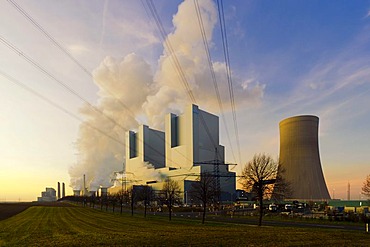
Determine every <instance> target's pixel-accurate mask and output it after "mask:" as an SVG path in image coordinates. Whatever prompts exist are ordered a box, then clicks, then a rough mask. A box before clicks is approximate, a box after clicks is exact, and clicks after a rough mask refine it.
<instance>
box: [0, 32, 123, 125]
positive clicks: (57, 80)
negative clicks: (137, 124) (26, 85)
mask: <svg viewBox="0 0 370 247" xmlns="http://www.w3.org/2000/svg"><path fill="white" fill-rule="evenodd" d="M0 41H1V42H2V43H3V44H5V45H6V46H7V47H8V48H10V49H11V50H12V51H13V52H15V53H16V54H18V55H19V56H20V57H22V58H23V59H24V60H25V61H26V62H28V63H29V64H31V65H32V66H34V67H35V68H37V69H38V70H40V71H41V72H42V73H44V74H45V75H47V76H48V77H49V78H51V79H52V80H54V81H55V82H57V83H58V84H59V85H61V86H62V87H63V88H64V89H66V90H67V91H68V92H69V93H71V94H73V95H75V96H76V97H77V98H79V99H80V100H81V101H83V102H84V103H86V104H87V105H88V106H89V107H90V108H92V109H93V110H94V111H96V112H98V113H100V114H101V115H103V116H104V117H105V118H107V119H109V120H110V121H111V122H112V123H114V124H115V125H117V126H119V127H120V128H122V129H123V130H126V128H125V127H123V126H122V125H120V124H119V123H117V121H115V120H114V119H112V118H111V117H110V116H108V115H107V114H105V113H104V112H103V111H101V110H100V109H98V108H97V107H95V106H93V105H92V104H91V103H90V102H89V101H88V100H86V99H85V98H84V97H82V96H81V95H80V94H78V93H77V92H76V91H75V90H73V89H72V88H71V87H69V86H68V85H67V84H66V83H64V82H63V81H61V80H59V79H58V78H56V77H55V76H54V75H53V74H51V73H50V72H48V71H47V70H46V69H45V68H44V67H42V66H41V65H40V64H38V63H37V62H36V61H35V60H33V59H32V58H30V57H29V56H27V55H26V54H25V53H24V52H23V51H21V50H20V49H18V48H17V47H16V46H14V45H13V44H12V43H10V42H9V41H7V40H6V39H5V38H3V37H2V36H0Z"/></svg>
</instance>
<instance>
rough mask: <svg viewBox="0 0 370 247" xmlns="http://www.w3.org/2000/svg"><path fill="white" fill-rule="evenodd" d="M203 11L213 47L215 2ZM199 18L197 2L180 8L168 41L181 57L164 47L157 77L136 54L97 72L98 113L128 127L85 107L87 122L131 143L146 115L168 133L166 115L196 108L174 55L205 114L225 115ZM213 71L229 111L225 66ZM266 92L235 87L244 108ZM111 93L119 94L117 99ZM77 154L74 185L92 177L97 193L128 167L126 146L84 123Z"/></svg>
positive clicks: (206, 1)
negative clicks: (129, 137) (191, 106)
mask: <svg viewBox="0 0 370 247" xmlns="http://www.w3.org/2000/svg"><path fill="white" fill-rule="evenodd" d="M199 6H200V9H201V14H202V19H203V25H204V28H205V33H206V36H207V38H208V42H209V44H212V41H211V38H212V34H213V31H214V29H215V26H216V24H217V10H216V6H215V4H214V3H213V2H212V1H211V0H203V1H199ZM194 16H196V12H195V8H194V3H193V1H192V0H188V1H184V2H183V3H181V4H180V5H179V7H178V12H177V14H176V15H175V16H174V17H173V25H174V31H173V32H172V33H170V34H169V35H168V36H167V39H168V40H169V42H170V43H171V46H172V48H173V51H174V53H175V54H173V53H171V52H170V51H169V50H167V48H166V47H165V46H163V47H164V51H163V54H162V55H161V57H160V58H159V61H158V62H159V64H158V70H157V71H155V72H154V73H152V72H151V67H150V65H149V64H148V63H147V62H146V61H145V60H144V59H143V58H141V57H139V56H138V55H136V54H134V53H132V54H128V55H127V56H125V57H124V58H122V59H117V58H113V57H109V56H108V57H106V58H105V59H104V60H103V61H102V62H101V64H100V65H99V67H98V68H96V69H95V71H94V73H93V74H94V81H95V83H96V84H97V85H98V87H99V93H98V95H99V97H100V98H99V101H98V104H97V108H98V109H100V110H101V111H103V112H104V113H105V114H106V115H108V116H109V117H110V118H112V119H114V120H115V121H116V122H117V123H118V124H119V125H120V126H122V127H123V128H122V127H120V126H118V125H116V124H114V123H112V121H110V120H109V119H107V118H105V117H104V116H102V115H101V114H100V113H98V112H96V111H94V110H92V109H91V108H88V107H87V106H84V107H82V109H81V113H82V114H83V115H84V116H86V121H87V122H88V123H89V124H91V125H93V126H96V127H98V128H99V129H101V130H103V131H104V132H105V133H108V134H109V135H111V136H114V137H116V138H117V139H119V140H122V142H123V141H124V140H125V139H124V134H125V129H126V130H129V129H136V128H137V127H138V125H139V122H138V121H137V119H142V116H145V119H146V121H147V122H146V124H148V125H149V126H151V127H152V128H159V129H163V122H164V115H165V114H167V113H169V112H173V113H177V114H178V113H181V111H182V109H183V107H184V106H185V105H186V104H189V103H194V102H189V99H188V95H187V92H186V91H185V90H184V89H183V86H182V84H181V82H180V79H179V75H178V72H177V71H176V69H175V68H174V66H173V62H172V59H173V56H174V55H176V57H177V59H178V61H179V62H180V64H181V69H182V70H183V73H184V74H185V76H186V78H187V81H188V83H189V86H190V88H191V90H192V92H193V94H194V96H195V98H196V100H197V102H196V103H197V104H198V105H201V107H202V108H204V109H207V110H211V111H213V112H217V111H218V110H219V108H218V104H217V98H216V96H215V93H214V92H213V90H214V87H213V82H212V78H211V74H210V72H209V68H208V61H207V58H206V56H205V51H204V47H203V41H202V36H201V33H200V31H199V24H198V21H197V18H194ZM190 17H191V18H190ZM213 66H214V71H215V73H216V78H217V79H218V85H219V91H220V92H221V99H222V101H223V102H226V103H224V109H227V107H228V106H229V105H230V104H229V103H228V102H229V98H228V93H226V92H227V91H228V86H227V80H226V72H225V65H224V64H223V63H220V62H215V63H213ZM240 81H241V80H240ZM244 81H247V80H244ZM236 82H237V81H236ZM263 89H264V86H261V85H259V84H258V83H257V84H253V83H248V84H246V83H244V84H242V83H241V82H239V84H238V83H235V88H234V90H235V93H234V95H235V102H236V104H237V105H239V106H240V105H243V104H244V103H247V102H252V101H258V100H260V98H261V97H262V96H263ZM111 92H113V93H114V97H113V96H112V95H111V94H110V93H111ZM120 101H121V102H124V104H125V105H126V106H128V107H129V109H130V111H128V110H127V109H125V107H124V106H123V105H122V104H121V103H120ZM77 149H78V151H79V159H78V161H77V163H76V164H75V165H74V166H72V167H71V168H70V170H69V173H70V176H71V186H72V187H74V188H79V187H81V186H80V185H81V184H82V183H81V180H82V176H83V174H86V178H87V184H90V186H91V187H92V190H93V189H94V188H93V187H97V186H99V185H103V186H108V185H111V184H112V182H111V180H110V177H111V175H112V174H113V172H114V171H118V170H120V169H121V167H122V162H123V160H124V147H123V146H122V145H120V144H118V143H117V142H115V141H113V140H111V139H109V138H108V137H106V136H104V135H102V134H101V133H99V132H97V131H95V130H93V129H91V128H89V127H88V126H87V125H83V124H82V125H81V126H80V133H79V139H78V140H77ZM155 173H157V172H156V171H155V170H154V169H153V168H152V167H151V165H150V164H146V163H145V164H143V166H142V167H141V168H140V169H139V168H138V170H137V171H135V175H136V176H137V177H138V176H140V175H141V176H147V175H148V174H149V175H150V176H151V177H158V178H161V174H155Z"/></svg>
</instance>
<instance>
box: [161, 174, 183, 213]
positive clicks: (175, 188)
mask: <svg viewBox="0 0 370 247" xmlns="http://www.w3.org/2000/svg"><path fill="white" fill-rule="evenodd" d="M180 193H181V192H180V186H179V184H178V183H177V182H176V181H174V180H172V179H170V178H167V179H166V180H165V182H164V184H163V188H162V193H161V199H162V202H163V203H164V204H166V205H167V207H168V211H169V219H170V220H171V218H172V207H173V204H174V203H175V202H176V201H178V200H179V199H180Z"/></svg>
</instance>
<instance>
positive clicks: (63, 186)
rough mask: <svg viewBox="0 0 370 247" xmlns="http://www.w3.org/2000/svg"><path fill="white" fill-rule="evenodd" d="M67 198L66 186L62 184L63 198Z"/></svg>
mask: <svg viewBox="0 0 370 247" xmlns="http://www.w3.org/2000/svg"><path fill="white" fill-rule="evenodd" d="M65 196H66V185H65V184H64V183H62V198H64V197H65Z"/></svg>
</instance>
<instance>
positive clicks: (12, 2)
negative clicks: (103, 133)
mask: <svg viewBox="0 0 370 247" xmlns="http://www.w3.org/2000/svg"><path fill="white" fill-rule="evenodd" d="M8 2H9V3H11V4H12V5H13V7H15V8H16V10H17V11H18V12H20V13H21V14H22V15H23V16H24V17H25V18H26V19H27V20H28V21H30V22H31V23H32V24H33V25H34V26H35V27H36V28H37V29H38V30H39V31H40V32H41V33H42V34H44V35H45V36H46V37H47V38H48V39H49V40H50V41H51V42H52V43H53V44H54V45H55V46H56V47H58V48H59V49H60V50H61V51H62V52H63V53H64V54H65V55H67V56H68V57H69V58H70V59H71V60H72V61H73V62H74V63H75V64H76V65H78V67H80V68H81V69H82V70H83V71H84V72H85V73H86V74H87V75H88V76H89V77H91V78H93V75H92V74H91V72H90V71H89V70H88V69H87V68H86V67H85V66H83V65H82V64H81V63H80V62H79V61H78V60H77V59H76V58H75V57H74V56H73V55H72V54H71V53H70V52H69V51H68V50H67V49H65V48H64V47H63V45H61V44H60V43H59V42H58V41H57V40H56V39H55V38H54V37H53V36H52V35H51V34H50V33H49V32H47V31H46V30H45V28H43V27H42V26H41V25H40V24H39V23H38V22H37V21H36V20H35V19H34V18H33V17H32V16H30V15H29V14H28V13H27V12H26V11H25V10H24V9H23V8H21V7H20V6H19V4H17V3H16V1H14V0H8ZM102 87H103V86H102ZM103 88H104V90H105V91H107V92H108V94H110V95H111V96H112V97H113V98H115V99H116V100H117V102H118V103H120V105H121V106H123V107H124V108H125V109H126V110H127V111H128V113H129V115H130V116H131V117H132V118H133V119H134V120H136V118H135V114H134V113H133V112H132V111H131V110H130V109H129V107H128V106H127V105H126V104H124V103H123V102H122V101H121V100H120V99H119V98H118V97H116V96H115V95H114V94H113V93H112V92H111V91H110V90H108V89H107V88H106V87H103ZM126 131H127V130H126ZM155 134H156V135H157V136H158V137H159V138H160V139H162V140H164V141H165V142H166V143H167V141H166V140H165V139H164V138H162V137H161V136H160V135H158V134H157V133H155ZM167 144H168V143H167ZM176 152H178V153H179V154H180V155H182V156H184V155H183V154H182V153H180V152H179V151H177V150H176ZM184 157H185V156H184ZM185 158H187V157H185Z"/></svg>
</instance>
